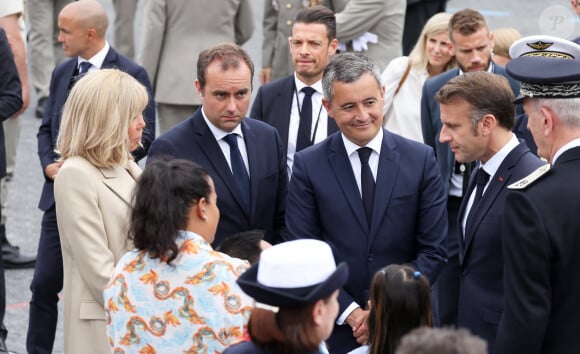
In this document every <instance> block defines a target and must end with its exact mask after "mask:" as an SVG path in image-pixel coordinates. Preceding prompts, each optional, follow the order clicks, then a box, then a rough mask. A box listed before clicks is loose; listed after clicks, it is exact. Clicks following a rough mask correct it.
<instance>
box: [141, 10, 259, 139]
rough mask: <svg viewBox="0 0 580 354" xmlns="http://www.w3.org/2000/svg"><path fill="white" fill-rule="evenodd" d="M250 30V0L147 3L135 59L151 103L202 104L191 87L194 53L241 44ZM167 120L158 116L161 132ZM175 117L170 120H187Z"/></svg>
mask: <svg viewBox="0 0 580 354" xmlns="http://www.w3.org/2000/svg"><path fill="white" fill-rule="evenodd" d="M253 32H254V16H253V12H252V3H251V0H213V1H190V0H147V2H146V3H145V9H144V23H143V40H142V42H141V43H142V46H141V48H142V49H141V51H140V54H139V57H138V61H139V62H140V63H141V64H142V65H143V67H144V68H145V70H147V73H148V74H149V78H150V79H151V83H152V86H153V91H154V94H155V101H156V102H157V103H158V104H159V106H161V105H175V106H193V105H199V104H201V98H200V96H199V95H198V93H197V92H196V90H195V85H194V82H195V80H196V79H197V77H196V67H197V57H198V55H199V53H200V52H201V51H202V50H204V49H206V48H208V47H210V46H212V45H215V44H218V43H220V42H235V43H237V44H239V45H242V44H243V43H245V42H246V41H247V40H248V39H249V38H250V37H251V36H252V33H253ZM191 111H192V113H193V111H194V109H193V108H191ZM171 118H172V117H163V116H162V114H161V112H160V114H159V125H160V128H161V130H162V131H164V130H166V129H168V128H169V127H170V126H171V124H169V126H168V124H165V122H164V120H166V119H171ZM176 118H177V119H176V120H173V119H171V120H172V121H173V122H174V123H175V122H176V121H183V120H185V118H187V116H184V117H176Z"/></svg>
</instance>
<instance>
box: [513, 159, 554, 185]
mask: <svg viewBox="0 0 580 354" xmlns="http://www.w3.org/2000/svg"><path fill="white" fill-rule="evenodd" d="M549 170H550V164H545V165H543V166H540V167H538V168H537V169H536V170H535V171H534V172H532V173H530V174H529V175H527V176H526V177H524V178H522V179H520V180H519V181H517V182H515V183H512V184H510V185H509V186H508V188H509V189H524V188H526V187H527V186H529V185H531V184H532V183H534V182H535V181H537V180H538V179H540V177H542V176H543V175H545V174H546V172H548V171H549Z"/></svg>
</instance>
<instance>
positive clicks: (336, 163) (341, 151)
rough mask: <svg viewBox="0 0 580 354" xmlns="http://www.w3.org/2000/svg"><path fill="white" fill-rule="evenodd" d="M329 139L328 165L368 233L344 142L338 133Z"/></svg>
mask: <svg viewBox="0 0 580 354" xmlns="http://www.w3.org/2000/svg"><path fill="white" fill-rule="evenodd" d="M331 139H332V141H331V142H330V145H329V146H330V147H329V150H330V152H329V154H328V161H329V163H330V167H331V168H332V171H333V173H334V176H335V178H336V180H337V181H338V184H339V185H340V188H341V189H342V192H343V193H344V196H345V198H346V200H347V201H348V205H350V207H351V210H352V213H353V214H354V216H355V218H356V220H357V221H358V223H359V224H360V225H361V227H362V229H363V230H365V233H367V234H368V232H369V226H368V223H367V218H366V216H365V211H364V206H363V202H362V198H361V195H360V192H359V188H358V186H357V184H356V179H355V177H354V173H353V171H352V165H351V164H350V160H349V157H348V155H347V153H346V149H345V147H344V143H343V142H342V135H341V134H338V133H337V134H334V135H333V136H332V138H331Z"/></svg>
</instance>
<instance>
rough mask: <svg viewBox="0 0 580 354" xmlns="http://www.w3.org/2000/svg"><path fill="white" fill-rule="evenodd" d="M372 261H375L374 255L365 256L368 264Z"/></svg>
mask: <svg viewBox="0 0 580 354" xmlns="http://www.w3.org/2000/svg"><path fill="white" fill-rule="evenodd" d="M374 260H375V255H374V254H372V253H369V254H368V255H367V261H369V262H372V261H374Z"/></svg>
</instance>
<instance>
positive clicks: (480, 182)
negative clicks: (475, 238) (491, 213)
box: [465, 167, 489, 229]
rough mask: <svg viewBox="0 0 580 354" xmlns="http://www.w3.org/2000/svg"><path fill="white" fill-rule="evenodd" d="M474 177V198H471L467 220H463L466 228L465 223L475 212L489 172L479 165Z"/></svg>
mask: <svg viewBox="0 0 580 354" xmlns="http://www.w3.org/2000/svg"><path fill="white" fill-rule="evenodd" d="M475 178H476V181H475V183H476V187H475V198H473V204H471V209H469V214H468V216H467V220H466V222H465V228H466V229H467V225H469V222H470V219H471V218H472V217H473V213H474V212H475V209H477V206H478V204H479V202H480V201H481V197H482V196H483V189H484V188H485V185H486V184H487V181H489V174H488V173H487V172H485V171H484V170H483V168H481V167H480V168H479V169H478V170H477V175H476V176H475Z"/></svg>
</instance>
